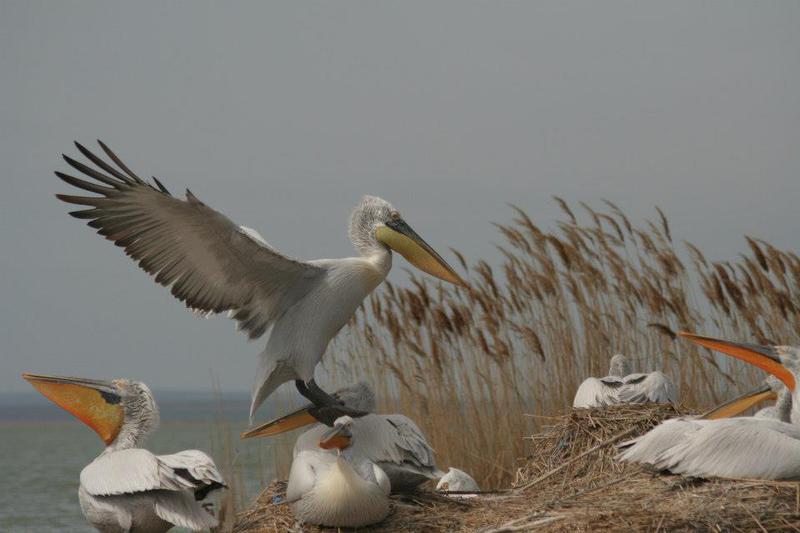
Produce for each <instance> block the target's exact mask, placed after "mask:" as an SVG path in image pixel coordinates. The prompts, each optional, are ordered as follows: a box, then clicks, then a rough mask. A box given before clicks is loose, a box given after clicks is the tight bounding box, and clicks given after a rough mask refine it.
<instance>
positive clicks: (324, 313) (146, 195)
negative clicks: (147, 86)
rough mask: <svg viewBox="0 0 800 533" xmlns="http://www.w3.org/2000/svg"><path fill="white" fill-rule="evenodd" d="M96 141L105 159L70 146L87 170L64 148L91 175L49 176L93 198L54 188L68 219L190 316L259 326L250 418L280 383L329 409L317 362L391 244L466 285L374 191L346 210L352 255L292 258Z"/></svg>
mask: <svg viewBox="0 0 800 533" xmlns="http://www.w3.org/2000/svg"><path fill="white" fill-rule="evenodd" d="M98 143H99V144H100V147H101V148H102V149H103V151H104V152H105V154H106V156H107V157H108V158H109V159H110V160H111V163H109V162H107V161H105V160H103V159H101V158H100V157H98V156H96V155H95V154H93V153H92V152H90V151H89V150H88V149H86V148H85V147H83V146H82V145H81V144H79V143H77V142H76V143H75V146H76V147H77V149H78V151H79V152H81V153H82V154H83V155H84V156H85V157H86V158H87V159H88V160H89V161H90V162H91V163H92V164H94V166H95V167H94V168H93V167H91V166H89V165H86V164H84V163H81V162H79V161H76V160H74V159H72V158H71V157H69V156H66V155H64V156H63V157H64V160H65V161H66V162H67V163H68V164H69V165H70V166H71V167H73V168H74V169H75V170H77V171H78V172H81V173H82V174H84V178H85V177H88V178H91V179H92V181H87V180H86V179H79V178H76V177H73V176H70V175H68V174H65V173H63V172H56V175H57V176H58V177H59V178H61V179H62V180H63V181H65V182H66V183H68V184H70V185H72V186H74V187H77V188H79V189H83V190H85V191H88V192H91V193H95V194H97V195H98V196H72V195H67V194H57V195H56V196H57V197H58V198H59V199H60V200H62V201H64V202H67V203H70V204H77V205H80V206H88V207H89V208H90V209H81V210H79V211H72V212H71V213H70V215H72V216H73V217H76V218H79V219H88V220H89V222H88V224H89V226H91V227H93V228H96V229H97V233H99V234H100V235H103V236H104V237H105V238H106V239H108V240H110V241H112V242H114V244H116V245H117V246H121V247H122V248H124V249H125V253H126V254H127V255H129V256H130V257H131V258H132V259H133V260H134V261H137V262H138V264H139V266H140V267H141V268H142V269H143V270H145V271H146V272H147V273H149V274H150V275H152V276H154V278H155V281H156V283H159V284H161V285H163V286H165V287H170V290H171V293H172V295H173V296H175V297H176V298H177V299H178V300H180V301H182V302H184V303H185V304H186V306H187V307H189V308H190V309H192V310H193V311H195V312H196V313H198V314H201V315H210V314H215V313H221V312H223V311H227V312H228V315H229V316H230V317H232V318H233V319H234V320H236V321H237V323H238V328H239V329H241V330H243V331H244V332H245V333H246V334H247V335H248V337H249V338H250V339H256V338H258V337H261V336H262V335H264V334H267V337H268V338H267V343H266V348H265V349H264V351H263V352H261V354H260V356H259V363H258V370H257V372H256V380H255V384H254V387H253V393H252V401H251V405H250V419H251V421H252V419H253V415H254V413H255V411H256V409H257V408H258V407H259V405H261V403H262V402H263V401H264V400H265V399H266V398H267V397H268V396H269V395H270V394H272V392H273V391H274V390H275V389H276V388H277V387H279V386H280V385H281V384H283V383H286V382H289V381H294V382H295V386H296V387H297V389H298V390H299V392H300V393H301V394H302V395H303V396H305V397H306V398H308V399H309V400H311V401H312V402H314V403H315V404H316V405H329V406H331V407H333V406H334V405H335V404H334V403H333V402H334V399H333V397H332V396H330V395H329V394H328V393H326V392H325V391H323V390H322V389H321V388H319V386H318V385H317V384H316V383H315V381H314V369H315V368H316V365H317V363H318V362H319V361H320V360H321V359H322V356H323V354H324V353H325V350H326V348H327V346H328V343H329V342H330V340H331V339H332V338H333V337H334V336H335V335H336V334H337V333H338V331H339V330H340V329H341V328H342V326H344V325H345V324H346V323H347V322H348V321H349V320H350V318H351V317H352V316H353V314H354V313H355V311H356V309H357V308H358V306H359V305H360V304H361V302H362V301H363V300H364V298H365V297H366V296H367V295H368V294H369V293H370V292H372V290H373V289H375V288H376V287H377V286H378V285H379V284H380V283H381V282H382V281H383V280H384V279H385V278H386V275H387V274H388V273H389V269H390V268H391V266H392V253H391V251H392V250H394V251H396V252H398V253H400V254H401V255H402V256H403V257H405V258H406V259H407V260H408V261H409V262H410V263H411V264H412V265H414V266H416V267H417V268H419V269H420V270H422V271H423V272H427V273H428V274H431V275H433V276H436V277H438V278H440V279H442V280H444V281H448V282H450V283H454V284H456V285H461V286H466V283H465V282H464V281H463V280H462V279H461V278H460V277H459V275H458V274H457V273H456V272H455V271H454V270H453V269H452V268H451V267H450V265H448V264H447V262H446V261H445V260H444V259H442V257H441V256H440V255H439V254H438V253H436V251H435V250H434V249H433V248H431V247H430V246H429V245H428V244H427V243H426V242H425V241H424V240H423V239H422V237H420V236H419V235H417V234H416V232H414V230H412V229H411V227H410V226H409V225H408V224H407V223H406V222H405V221H404V220H403V218H402V217H401V216H400V213H399V212H398V211H397V210H396V209H395V208H394V207H392V205H391V204H390V203H389V202H387V201H385V200H382V199H381V198H377V197H374V196H364V197H363V198H362V200H361V202H360V203H359V205H358V206H357V207H356V208H355V209H354V210H353V212H352V214H351V217H350V226H349V235H350V240H351V242H352V243H353V246H354V247H355V248H356V250H357V251H358V254H359V255H358V256H357V257H348V258H344V259H318V260H314V261H300V260H297V259H292V258H290V257H288V256H286V255H284V254H282V253H281V252H279V251H278V250H276V249H275V248H272V247H271V246H270V245H269V244H267V242H266V241H265V240H264V238H263V237H261V235H260V234H259V233H258V232H256V231H255V230H253V229H250V228H247V227H244V226H238V225H236V224H234V223H233V222H232V221H231V220H229V219H228V218H227V217H226V216H225V215H223V214H222V213H219V212H217V211H215V210H214V209H212V208H211V207H209V206H207V205H206V204H204V203H203V202H201V201H200V200H199V199H198V198H197V197H196V196H195V195H194V194H192V193H191V191H189V190H188V189H187V190H186V200H180V199H178V198H175V197H173V196H172V195H171V194H170V193H169V191H168V190H167V189H166V187H164V185H163V184H162V183H161V182H160V181H159V180H158V179H156V178H155V177H154V178H153V184H150V183H147V182H145V181H144V180H142V179H141V178H139V177H138V176H137V175H136V174H134V173H133V172H132V171H131V170H130V169H129V168H128V167H127V166H126V165H125V164H124V163H123V162H122V161H121V160H120V159H119V157H117V155H116V154H115V153H114V152H112V151H111V150H110V149H109V148H108V147H107V146H106V145H105V144H104V143H102V142H100V141H98ZM337 414H339V415H341V414H351V415H353V416H359V415H360V414H363V413H355V412H349V413H347V412H345V411H343V410H340V411H339V412H338V413H337Z"/></svg>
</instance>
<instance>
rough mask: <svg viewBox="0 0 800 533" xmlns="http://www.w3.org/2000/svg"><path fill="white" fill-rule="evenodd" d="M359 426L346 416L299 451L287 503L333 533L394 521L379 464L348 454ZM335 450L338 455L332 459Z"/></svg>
mask: <svg viewBox="0 0 800 533" xmlns="http://www.w3.org/2000/svg"><path fill="white" fill-rule="evenodd" d="M353 423H354V420H353V419H352V418H351V417H349V416H343V417H340V418H338V419H336V420H335V421H334V425H333V428H332V429H331V428H328V427H325V426H323V427H324V428H325V430H326V431H325V432H324V433H322V434H321V435H319V439H318V440H317V441H311V440H310V439H309V440H306V441H305V443H304V445H303V447H302V448H301V449H298V448H297V447H295V456H294V460H293V461H292V468H291V470H290V471H289V484H288V486H287V487H286V501H287V502H288V503H291V504H292V505H293V508H294V512H295V516H296V517H297V518H298V519H299V520H300V521H302V522H307V523H310V524H316V525H322V526H331V527H361V526H367V525H370V524H374V523H376V522H380V521H381V520H383V519H384V518H386V517H387V516H388V515H389V492H390V491H391V484H390V481H389V478H388V477H387V476H386V474H385V473H384V471H383V470H382V469H381V468H380V467H379V466H378V465H376V464H375V463H374V462H372V461H370V460H369V459H366V458H365V457H363V455H358V454H348V453H346V450H347V449H348V448H349V447H350V445H351V442H353V441H356V442H357V437H354V436H353V435H352V434H351V433H350V428H351V426H352V425H353ZM334 450H335V453H332V452H333V451H334Z"/></svg>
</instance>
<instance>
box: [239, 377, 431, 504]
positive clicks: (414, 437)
mask: <svg viewBox="0 0 800 533" xmlns="http://www.w3.org/2000/svg"><path fill="white" fill-rule="evenodd" d="M334 396H335V397H336V398H337V400H339V401H341V402H342V403H343V404H344V405H345V406H346V407H348V408H350V409H353V410H355V411H359V412H365V413H368V414H366V415H365V416H362V417H359V418H356V419H354V420H352V422H350V424H349V426H348V430H349V432H350V433H351V434H352V437H353V441H352V446H349V447H347V448H346V449H345V450H344V451H343V452H342V454H343V455H344V456H345V457H346V458H348V460H349V459H350V458H358V459H359V460H360V459H367V460H369V461H370V462H373V463H375V464H377V465H378V466H379V467H380V468H381V469H382V470H383V471H384V472H385V473H386V475H387V476H388V477H389V480H390V481H391V484H392V491H393V492H411V491H413V490H414V489H416V488H417V487H418V486H419V485H421V484H422V483H424V482H426V481H428V480H429V479H436V478H440V477H442V475H444V472H442V471H440V470H439V469H438V468H436V464H435V462H434V459H433V449H432V448H431V447H430V445H429V444H428V441H427V440H426V439H425V435H423V434H422V431H420V429H419V427H417V425H416V424H415V423H414V421H413V420H411V419H410V418H408V417H407V416H403V415H398V414H395V415H378V414H374V411H375V394H374V393H373V392H372V389H371V388H370V387H369V385H367V384H366V383H364V382H360V383H356V384H355V385H351V386H349V387H345V388H343V389H340V390H339V391H338V392H336V394H335V395H334ZM324 419H325V414H324V413H322V414H321V413H320V409H317V408H315V406H313V405H307V406H305V407H302V408H301V409H298V410H297V411H295V412H293V413H291V414H289V415H286V416H284V417H281V418H278V419H275V420H273V421H270V422H267V423H265V424H262V425H260V426H258V427H255V428H253V429H251V430H249V431H246V432H245V433H242V438H250V437H265V436H270V435H277V434H279V433H283V432H285V431H289V430H291V429H295V428H299V427H303V426H305V425H308V424H311V423H314V422H317V420H324ZM329 429H330V428H328V427H327V426H325V425H322V424H317V425H316V426H314V427H312V428H311V429H309V430H308V431H306V432H305V433H303V434H302V435H300V437H298V439H297V441H296V443H295V446H294V456H295V459H296V458H297V455H298V454H299V453H301V452H303V451H304V450H308V449H316V447H317V443H318V442H319V440H320V439H321V438H322V435H324V434H325V433H326V432H327V431H328V430H329Z"/></svg>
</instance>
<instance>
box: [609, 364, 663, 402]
mask: <svg viewBox="0 0 800 533" xmlns="http://www.w3.org/2000/svg"><path fill="white" fill-rule="evenodd" d="M623 381H624V382H625V384H624V385H623V386H622V387H621V388H620V390H619V394H618V396H619V400H620V403H677V402H678V388H677V387H676V386H675V384H674V383H672V380H670V379H669V378H668V377H667V376H666V375H664V374H663V373H662V372H659V371H655V372H650V373H649V374H631V375H629V376H625V378H624V380H623Z"/></svg>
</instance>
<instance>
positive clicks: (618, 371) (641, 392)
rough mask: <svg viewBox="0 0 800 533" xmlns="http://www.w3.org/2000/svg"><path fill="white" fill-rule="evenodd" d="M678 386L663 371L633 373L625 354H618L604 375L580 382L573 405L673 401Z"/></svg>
mask: <svg viewBox="0 0 800 533" xmlns="http://www.w3.org/2000/svg"><path fill="white" fill-rule="evenodd" d="M677 401H678V389H677V387H675V384H674V383H672V381H671V380H670V379H669V378H668V377H667V376H665V375H664V374H663V373H662V372H659V371H655V372H650V373H649V374H641V373H635V374H634V373H632V372H631V367H630V363H629V362H628V358H627V357H625V356H624V355H622V354H617V355H615V356H614V357H612V358H611V368H610V369H609V371H608V376H606V377H604V378H587V379H585V380H584V381H583V383H581V384H580V386H579V387H578V390H577V392H576V393H575V399H574V400H573V401H572V406H573V407H575V408H590V407H604V406H607V405H617V404H635V403H676V402H677Z"/></svg>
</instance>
